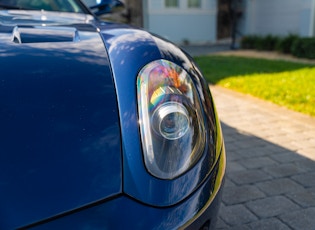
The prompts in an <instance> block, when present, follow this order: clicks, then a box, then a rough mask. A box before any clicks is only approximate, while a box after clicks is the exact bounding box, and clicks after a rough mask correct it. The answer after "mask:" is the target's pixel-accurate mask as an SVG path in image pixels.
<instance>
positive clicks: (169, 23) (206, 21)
mask: <svg viewBox="0 0 315 230" xmlns="http://www.w3.org/2000/svg"><path fill="white" fill-rule="evenodd" d="M216 2H217V0H201V8H188V7H187V0H180V1H179V3H180V6H179V7H178V8H165V6H164V0H144V4H143V5H144V7H145V8H144V10H143V12H144V27H145V29H147V30H149V31H151V32H153V33H156V34H158V35H160V36H162V37H165V38H167V39H169V40H171V41H173V42H175V43H183V42H184V41H188V42H190V43H205V42H214V41H216V24H217V18H216V17H217V3H216Z"/></svg>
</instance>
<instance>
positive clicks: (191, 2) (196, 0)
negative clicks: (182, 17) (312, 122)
mask: <svg viewBox="0 0 315 230" xmlns="http://www.w3.org/2000/svg"><path fill="white" fill-rule="evenodd" d="M188 8H201V0H188Z"/></svg>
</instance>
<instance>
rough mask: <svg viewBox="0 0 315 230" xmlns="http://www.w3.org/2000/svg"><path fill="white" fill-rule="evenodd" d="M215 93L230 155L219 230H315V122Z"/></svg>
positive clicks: (231, 94) (246, 98)
mask: <svg viewBox="0 0 315 230" xmlns="http://www.w3.org/2000/svg"><path fill="white" fill-rule="evenodd" d="M210 88H211V91H212V94H213V96H214V100H215V102H216V105H217V109H218V113H219V116H220V119H221V122H222V129H223V134H224V136H225V145H226V153H227V173H226V184H225V188H224V192H223V202H222V205H221V209H220V213H219V219H218V222H217V229H241V230H246V229H268V230H270V229H277V230H278V229H299V230H300V229H315V119H314V118H311V117H308V116H305V115H302V114H299V113H295V112H293V111H289V110H287V109H284V108H281V107H278V106H276V105H273V104H270V103H268V102H265V101H262V100H259V99H256V98H253V97H251V96H247V95H243V94H240V93H236V92H234V91H231V90H227V89H224V88H221V87H218V86H211V87H210Z"/></svg>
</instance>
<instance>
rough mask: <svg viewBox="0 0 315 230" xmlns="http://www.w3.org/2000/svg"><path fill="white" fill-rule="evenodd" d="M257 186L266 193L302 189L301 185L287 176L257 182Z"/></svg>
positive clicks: (281, 192)
mask: <svg viewBox="0 0 315 230" xmlns="http://www.w3.org/2000/svg"><path fill="white" fill-rule="evenodd" d="M257 187H258V188H259V189H261V190H262V191H263V192H264V193H266V194H268V195H280V194H289V193H296V192H302V191H304V188H303V186H301V185H300V184H297V183H296V182H294V181H293V180H291V179H289V178H280V179H274V180H271V181H265V182H261V183H257Z"/></svg>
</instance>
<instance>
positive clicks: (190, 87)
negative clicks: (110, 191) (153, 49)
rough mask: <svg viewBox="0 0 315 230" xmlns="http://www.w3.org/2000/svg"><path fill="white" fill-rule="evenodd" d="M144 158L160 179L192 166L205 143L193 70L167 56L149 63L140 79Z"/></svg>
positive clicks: (176, 175) (182, 171)
mask: <svg viewBox="0 0 315 230" xmlns="http://www.w3.org/2000/svg"><path fill="white" fill-rule="evenodd" d="M137 90H138V107H139V108H138V109H139V120H140V130H141V138H142V146H143V154H144V161H145V166H146V168H147V170H148V171H149V172H150V173H151V174H152V175H153V176H155V177H158V178H160V179H173V178H175V177H178V176H180V175H181V174H183V173H185V172H186V171H187V170H189V169H190V168H191V167H192V166H193V165H194V164H195V163H196V162H197V161H198V160H199V158H200V157H201V155H202V153H203V151H204V146H205V125H204V118H203V114H202V109H201V106H200V100H199V96H198V93H197V90H196V88H195V85H194V83H193V81H192V79H191V77H190V76H189V74H188V73H187V72H186V71H185V70H184V69H183V68H181V67H180V66H178V65H176V64H174V63H172V62H170V61H166V60H157V61H154V62H151V63H149V64H148V65H146V66H145V67H144V68H143V69H142V70H141V71H140V73H139V75H138V80H137Z"/></svg>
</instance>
